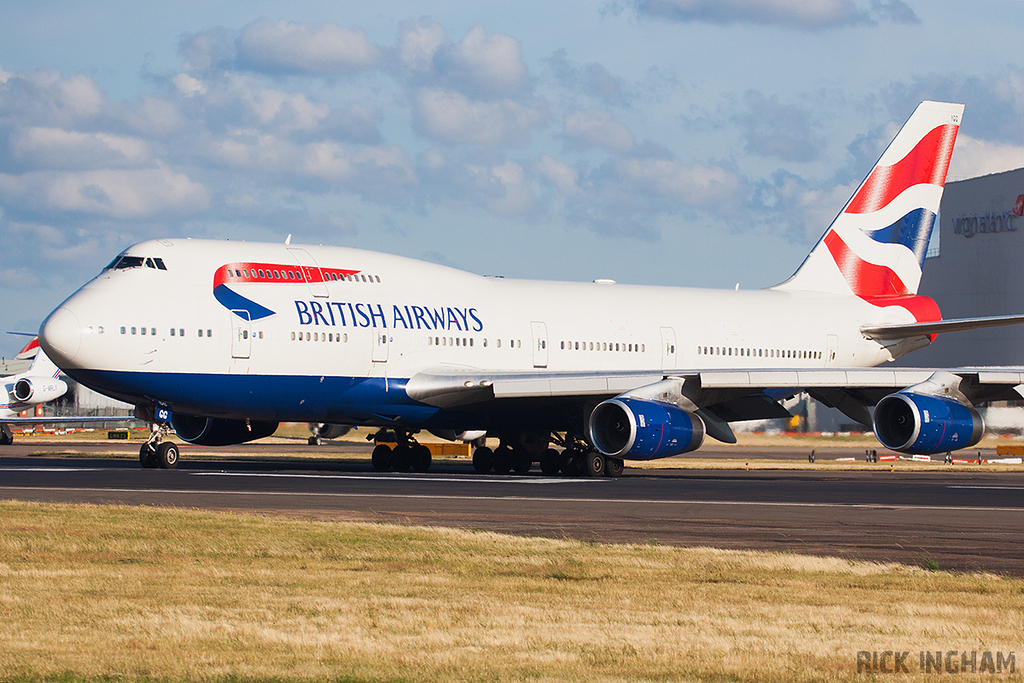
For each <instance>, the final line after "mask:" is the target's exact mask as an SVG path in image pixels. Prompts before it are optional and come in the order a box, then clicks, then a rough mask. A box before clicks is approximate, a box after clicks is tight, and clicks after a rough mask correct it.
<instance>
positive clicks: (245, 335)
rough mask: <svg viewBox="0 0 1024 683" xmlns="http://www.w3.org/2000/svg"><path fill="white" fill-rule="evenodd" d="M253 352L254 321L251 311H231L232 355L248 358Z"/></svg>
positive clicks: (233, 356)
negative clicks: (251, 320) (250, 319)
mask: <svg viewBox="0 0 1024 683" xmlns="http://www.w3.org/2000/svg"><path fill="white" fill-rule="evenodd" d="M251 352H252V323H251V322H250V321H249V311H244V310H234V309H232V311H231V357H232V358H248V357H249V355H250V353H251Z"/></svg>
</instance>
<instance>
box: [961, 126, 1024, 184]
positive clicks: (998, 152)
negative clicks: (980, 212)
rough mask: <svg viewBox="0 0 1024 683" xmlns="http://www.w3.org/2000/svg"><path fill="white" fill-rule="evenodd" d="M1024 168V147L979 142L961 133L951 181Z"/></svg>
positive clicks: (984, 141)
mask: <svg viewBox="0 0 1024 683" xmlns="http://www.w3.org/2000/svg"><path fill="white" fill-rule="evenodd" d="M1021 167H1024V145H1013V144H1004V143H998V142H989V141H987V140H978V139H976V138H973V137H970V136H968V135H964V134H963V133H960V134H959V135H958V136H957V139H956V148H955V149H954V151H953V160H952V161H951V162H950V164H949V180H962V179H964V178H974V177H976V176H982V175H989V174H990V173H1002V172H1003V171H1012V170H1014V169H1018V168H1021Z"/></svg>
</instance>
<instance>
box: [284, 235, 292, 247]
mask: <svg viewBox="0 0 1024 683" xmlns="http://www.w3.org/2000/svg"><path fill="white" fill-rule="evenodd" d="M284 243H285V245H288V244H291V243H292V234H291V233H288V236H287V237H285V238H284Z"/></svg>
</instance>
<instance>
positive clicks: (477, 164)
mask: <svg viewBox="0 0 1024 683" xmlns="http://www.w3.org/2000/svg"><path fill="white" fill-rule="evenodd" d="M419 177H420V179H421V182H422V187H421V188H420V189H421V194H420V197H421V201H422V203H423V204H424V205H425V206H430V205H438V204H444V205H453V206H466V205H469V206H476V207H480V208H483V209H484V210H486V211H488V212H489V213H492V214H494V215H498V216H517V217H525V216H528V215H530V214H532V213H533V212H534V210H535V209H536V203H535V197H534V191H533V187H532V185H533V178H532V177H531V176H530V174H529V173H528V172H527V169H526V168H524V167H523V166H522V165H521V164H519V163H517V162H515V161H512V160H509V159H503V158H501V157H498V156H494V155H491V154H469V155H467V154H464V153H459V154H455V155H453V156H451V157H449V156H446V155H445V153H444V152H443V151H442V150H440V149H436V148H435V149H431V150H427V151H426V152H425V153H424V154H422V155H421V156H420V159H419Z"/></svg>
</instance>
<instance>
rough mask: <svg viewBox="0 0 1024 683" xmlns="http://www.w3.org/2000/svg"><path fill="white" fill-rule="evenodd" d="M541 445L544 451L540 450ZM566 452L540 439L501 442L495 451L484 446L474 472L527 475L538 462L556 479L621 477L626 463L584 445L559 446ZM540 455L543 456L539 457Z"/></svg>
mask: <svg viewBox="0 0 1024 683" xmlns="http://www.w3.org/2000/svg"><path fill="white" fill-rule="evenodd" d="M538 444H539V445H540V447H539V448H538ZM559 445H561V446H563V447H564V450H562V451H558V450H556V449H554V448H550V447H546V446H547V442H546V441H544V442H541V441H539V440H537V439H534V440H532V443H531V440H527V439H522V438H521V439H519V442H518V443H516V442H514V441H513V442H511V443H510V441H509V440H506V439H502V440H501V445H499V446H498V447H497V448H496V449H494V450H491V449H490V448H488V447H487V446H480V447H479V448H477V449H476V450H475V451H473V469H474V470H476V471H477V472H478V473H480V474H487V473H489V472H494V473H495V474H508V473H509V472H512V471H515V472H516V474H526V473H527V472H529V471H530V468H531V467H532V466H533V463H534V462H538V463H540V471H541V472H543V473H544V474H546V475H549V476H554V475H556V474H558V473H562V474H564V475H565V476H568V477H602V476H604V477H619V476H621V475H622V470H623V462H622V460H620V459H619V458H609V457H606V456H605V455H604V454H602V453H599V452H598V451H595V450H594V449H593V448H591V447H590V445H589V444H587V443H585V442H583V441H577V440H572V439H562V440H561V443H560V444H559ZM538 451H539V454H537V455H534V454H536V453H537V452H538Z"/></svg>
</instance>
